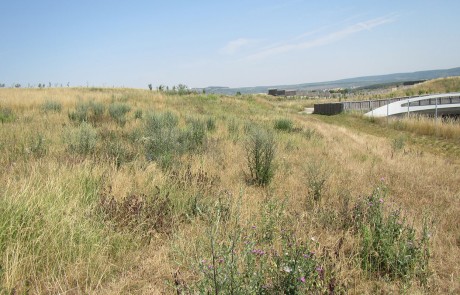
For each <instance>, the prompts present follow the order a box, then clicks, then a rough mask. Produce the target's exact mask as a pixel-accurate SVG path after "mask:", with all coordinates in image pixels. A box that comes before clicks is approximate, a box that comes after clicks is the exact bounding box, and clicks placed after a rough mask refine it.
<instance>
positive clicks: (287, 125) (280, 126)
mask: <svg viewBox="0 0 460 295" xmlns="http://www.w3.org/2000/svg"><path fill="white" fill-rule="evenodd" d="M293 128H294V123H292V120H290V119H278V120H276V121H275V129H276V130H279V131H287V132H290V131H292V130H293Z"/></svg>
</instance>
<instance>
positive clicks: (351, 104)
mask: <svg viewBox="0 0 460 295" xmlns="http://www.w3.org/2000/svg"><path fill="white" fill-rule="evenodd" d="M408 98H410V97H395V98H389V99H378V100H363V101H345V102H342V103H343V110H344V111H370V110H372V109H376V108H379V107H381V106H384V105H387V104H389V103H393V102H396V101H400V100H405V99H408Z"/></svg>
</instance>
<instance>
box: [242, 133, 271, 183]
mask: <svg viewBox="0 0 460 295" xmlns="http://www.w3.org/2000/svg"><path fill="white" fill-rule="evenodd" d="M245 150H246V160H247V166H248V169H249V174H248V175H247V176H248V180H249V182H250V183H254V184H256V185H260V186H265V185H268V184H269V183H270V181H271V179H272V178H273V175H274V170H275V168H274V159H275V152H276V143H275V139H274V138H273V134H271V133H269V132H268V131H266V130H264V129H261V128H254V129H253V130H252V131H251V133H250V134H249V136H248V138H247V140H246V143H245Z"/></svg>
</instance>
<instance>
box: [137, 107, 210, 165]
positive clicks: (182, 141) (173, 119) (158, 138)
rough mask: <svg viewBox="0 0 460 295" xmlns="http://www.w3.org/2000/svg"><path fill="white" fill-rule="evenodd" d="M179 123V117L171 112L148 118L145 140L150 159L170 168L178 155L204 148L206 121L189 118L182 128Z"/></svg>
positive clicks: (152, 115)
mask: <svg viewBox="0 0 460 295" xmlns="http://www.w3.org/2000/svg"><path fill="white" fill-rule="evenodd" d="M178 123H179V119H178V117H177V116H176V115H174V114H173V113H171V112H166V113H160V114H155V113H154V114H151V115H150V116H148V117H147V118H146V123H145V137H144V140H145V148H146V157H147V159H148V160H150V161H157V162H158V163H159V164H160V165H161V166H162V167H163V168H169V167H170V166H171V164H172V161H173V160H174V158H175V157H176V156H178V155H181V154H183V153H185V152H193V151H197V150H200V149H201V148H202V146H203V144H204V142H205V140H206V124H205V122H203V121H201V120H198V119H189V120H188V122H187V125H186V127H185V129H180V128H179V127H178Z"/></svg>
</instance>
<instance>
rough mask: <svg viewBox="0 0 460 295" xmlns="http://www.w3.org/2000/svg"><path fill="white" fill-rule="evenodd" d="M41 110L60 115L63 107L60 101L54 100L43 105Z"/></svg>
mask: <svg viewBox="0 0 460 295" xmlns="http://www.w3.org/2000/svg"><path fill="white" fill-rule="evenodd" d="M41 109H42V110H43V111H44V112H56V113H60V112H61V110H62V105H61V103H60V102H58V101H53V100H47V101H45V102H44V103H43V104H42V107H41Z"/></svg>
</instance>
